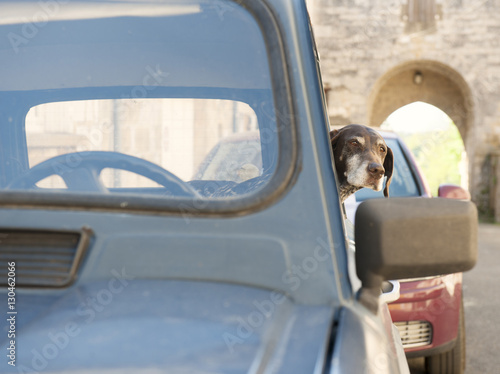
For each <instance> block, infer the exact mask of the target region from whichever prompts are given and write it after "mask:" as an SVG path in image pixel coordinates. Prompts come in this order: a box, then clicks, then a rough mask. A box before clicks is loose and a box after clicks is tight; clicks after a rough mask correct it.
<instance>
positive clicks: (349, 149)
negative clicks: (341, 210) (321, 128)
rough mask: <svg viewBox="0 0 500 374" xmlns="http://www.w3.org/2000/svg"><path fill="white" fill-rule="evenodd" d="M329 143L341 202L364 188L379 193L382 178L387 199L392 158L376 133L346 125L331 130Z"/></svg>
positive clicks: (381, 186)
mask: <svg viewBox="0 0 500 374" xmlns="http://www.w3.org/2000/svg"><path fill="white" fill-rule="evenodd" d="M330 140H331V145H332V150H333V156H334V160H335V168H336V170H337V175H338V178H339V183H340V186H339V192H340V199H341V201H342V202H344V201H345V200H346V199H347V198H348V197H349V196H350V195H352V194H353V193H355V192H356V191H358V190H360V189H362V188H365V187H366V188H371V189H373V190H375V191H381V190H382V188H383V186H384V176H386V177H387V181H386V183H385V188H384V196H385V197H389V185H390V184H391V179H392V173H393V169H394V156H393V153H392V150H391V149H390V148H389V147H388V146H387V144H386V143H385V141H384V139H383V138H382V136H381V135H380V134H379V133H378V132H376V131H375V130H373V129H371V128H369V127H366V126H361V125H348V126H345V127H343V128H341V129H340V130H333V131H331V132H330Z"/></svg>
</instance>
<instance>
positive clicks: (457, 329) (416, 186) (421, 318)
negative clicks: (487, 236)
mask: <svg viewBox="0 0 500 374" xmlns="http://www.w3.org/2000/svg"><path fill="white" fill-rule="evenodd" d="M381 134H382V135H383V137H384V138H385V140H386V143H387V145H388V146H389V147H390V148H391V149H392V151H393V153H394V167H395V169H394V175H393V179H392V183H391V187H390V196H391V197H415V196H421V197H423V198H431V197H432V195H431V193H430V191H429V187H428V185H427V182H426V180H425V177H424V176H423V174H422V172H421V171H420V170H419V168H418V165H417V163H416V161H415V159H414V157H413V155H412V153H411V151H410V150H409V149H408V148H407V147H406V145H405V144H404V143H403V141H402V140H401V139H400V138H399V137H398V136H397V135H396V134H393V133H389V132H381ZM438 196H439V197H441V198H454V199H470V194H469V193H468V192H467V191H466V190H464V189H463V188H461V187H459V186H454V185H442V186H441V187H440V188H439V192H438ZM370 198H383V195H382V192H375V191H372V190H369V189H366V188H365V189H362V190H360V191H358V192H357V193H356V194H355V195H352V196H351V197H350V198H349V199H348V200H347V201H346V202H345V205H346V213H347V216H348V218H349V219H351V220H352V221H353V222H354V214H355V211H356V208H357V206H358V205H359V204H360V203H361V202H362V201H363V200H366V199H370ZM400 285H401V289H400V293H401V296H400V298H399V299H398V300H396V301H394V302H392V303H391V304H389V310H390V313H391V316H392V320H393V322H394V324H395V325H396V326H397V328H398V329H399V332H400V335H401V340H402V342H403V346H404V348H405V353H406V356H407V357H408V358H411V357H422V356H424V357H425V366H426V369H427V372H428V373H451V372H452V373H463V371H464V370H465V323H464V310H463V301H462V274H461V273H457V274H451V275H446V276H439V277H429V278H424V279H422V278H420V279H406V280H400Z"/></svg>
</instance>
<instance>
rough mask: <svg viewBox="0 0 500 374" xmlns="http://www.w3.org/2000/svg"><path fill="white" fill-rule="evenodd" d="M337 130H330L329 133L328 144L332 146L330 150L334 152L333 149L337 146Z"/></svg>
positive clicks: (338, 132)
mask: <svg viewBox="0 0 500 374" xmlns="http://www.w3.org/2000/svg"><path fill="white" fill-rule="evenodd" d="M339 134H340V131H339V130H332V131H330V143H331V144H332V149H333V150H335V147H336V146H337V140H338V139H339Z"/></svg>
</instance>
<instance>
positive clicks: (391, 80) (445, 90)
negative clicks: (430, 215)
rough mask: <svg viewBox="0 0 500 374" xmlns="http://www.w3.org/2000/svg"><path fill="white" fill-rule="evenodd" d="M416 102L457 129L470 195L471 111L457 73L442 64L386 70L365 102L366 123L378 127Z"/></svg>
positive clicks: (412, 63) (467, 92)
mask: <svg viewBox="0 0 500 374" xmlns="http://www.w3.org/2000/svg"><path fill="white" fill-rule="evenodd" d="M416 101H422V102H425V103H428V104H431V105H434V106H435V107H437V108H439V109H441V110H442V111H443V112H445V113H446V114H447V115H448V116H449V117H450V118H451V119H452V120H453V122H454V123H455V125H456V126H457V128H458V130H459V132H460V135H461V136H462V140H463V142H464V146H465V151H466V153H467V155H468V158H469V189H470V190H471V193H472V195H474V191H473V190H474V186H475V184H474V182H473V180H474V172H473V165H472V164H473V159H474V154H475V149H474V144H475V142H474V131H473V128H474V111H473V109H474V108H473V97H472V94H471V91H470V89H469V86H468V85H467V83H466V82H465V80H464V79H463V78H462V76H461V75H460V74H459V73H458V72H456V71H455V70H454V69H452V68H450V67H449V66H447V65H445V64H443V63H440V62H436V61H430V60H416V61H410V62H406V63H403V64H401V65H398V66H396V67H395V68H393V69H391V70H389V71H387V72H386V73H385V74H384V75H383V76H382V77H380V78H379V79H378V80H377V81H376V83H375V85H374V86H373V89H372V92H371V95H370V96H369V100H368V108H367V109H368V112H367V115H368V123H369V124H370V125H371V126H376V127H377V126H380V125H381V124H382V123H383V122H384V120H385V119H386V118H387V117H388V116H389V115H390V114H391V113H392V112H394V111H395V110H397V109H399V108H401V107H403V106H405V105H407V104H410V103H413V102H416Z"/></svg>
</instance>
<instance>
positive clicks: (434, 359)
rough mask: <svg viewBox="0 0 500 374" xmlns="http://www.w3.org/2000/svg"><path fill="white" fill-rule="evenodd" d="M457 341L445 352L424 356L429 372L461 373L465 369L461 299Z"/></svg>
mask: <svg viewBox="0 0 500 374" xmlns="http://www.w3.org/2000/svg"><path fill="white" fill-rule="evenodd" d="M459 313H460V315H459V318H460V319H459V324H458V334H457V343H456V344H455V347H454V348H453V349H452V350H450V351H447V352H444V353H440V354H436V355H434V356H428V357H426V358H425V368H426V370H427V373H429V374H463V373H464V371H465V318H464V305H463V299H462V302H461V304H460V312H459Z"/></svg>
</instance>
